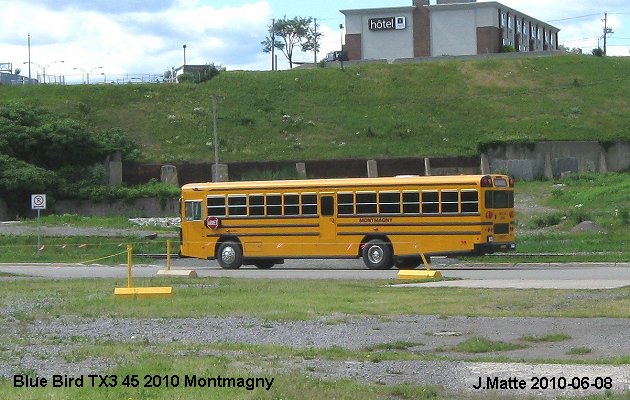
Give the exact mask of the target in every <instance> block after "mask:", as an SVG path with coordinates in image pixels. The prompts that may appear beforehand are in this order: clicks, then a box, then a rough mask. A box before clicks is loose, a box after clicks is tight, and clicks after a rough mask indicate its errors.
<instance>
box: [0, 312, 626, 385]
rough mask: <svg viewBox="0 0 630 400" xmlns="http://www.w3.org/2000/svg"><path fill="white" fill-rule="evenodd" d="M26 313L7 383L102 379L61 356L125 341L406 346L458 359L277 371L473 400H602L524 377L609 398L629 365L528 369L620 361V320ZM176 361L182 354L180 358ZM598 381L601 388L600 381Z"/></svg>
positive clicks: (313, 362)
mask: <svg viewBox="0 0 630 400" xmlns="http://www.w3.org/2000/svg"><path fill="white" fill-rule="evenodd" d="M28 307H30V306H26V305H22V307H21V308H22V309H20V306H17V305H16V306H15V307H14V306H10V307H8V308H5V309H3V311H2V313H1V314H0V316H1V317H2V319H3V320H4V322H6V323H3V324H2V328H0V333H2V335H3V336H4V337H7V336H8V337H15V338H16V339H18V338H19V339H20V340H19V343H32V345H27V344H17V345H13V344H6V343H5V344H4V346H3V347H1V348H0V349H1V350H0V359H2V360H5V361H6V362H2V363H0V376H5V377H8V378H10V377H11V376H12V375H13V374H15V373H19V372H20V371H33V372H35V373H36V374H37V375H39V376H50V375H52V374H68V375H71V376H72V375H80V374H87V373H103V372H104V371H105V370H107V369H108V368H112V367H113V366H115V362H116V361H115V360H111V359H105V358H103V359H88V360H80V361H72V359H71V358H69V357H67V355H68V354H69V353H70V352H71V351H72V350H74V349H76V348H78V347H79V346H80V345H81V344H82V343H92V342H102V341H107V342H110V341H114V342H127V343H134V342H138V343H143V344H146V343H149V344H157V345H159V344H166V343H182V344H189V343H250V344H276V345H284V346H291V347H294V348H309V347H315V348H330V347H339V348H343V349H349V350H361V349H365V348H368V347H370V346H375V345H379V344H387V343H393V342H403V341H404V342H411V343H415V345H414V346H412V347H410V348H408V349H407V350H405V351H409V352H418V353H429V354H435V355H437V356H443V357H447V358H449V359H459V360H461V361H381V362H370V361H339V360H322V359H307V360H304V359H297V358H293V359H290V360H288V361H287V365H286V368H287V370H289V369H298V370H301V371H303V373H304V374H307V375H311V376H313V375H315V376H320V377H326V378H354V379H359V380H362V381H365V382H372V383H374V382H378V383H383V384H396V383H404V382H408V383H417V384H436V385H441V386H443V387H445V388H446V389H447V390H448V391H449V392H450V391H452V392H456V393H460V394H465V393H470V394H474V393H476V394H480V393H478V392H479V390H475V389H474V388H473V385H476V384H478V382H479V379H480V378H481V379H482V380H483V382H485V379H486V378H487V377H491V378H493V377H498V378H499V379H509V378H511V377H515V378H518V379H524V380H525V381H526V385H527V388H528V390H492V392H494V393H495V394H497V395H504V394H507V393H509V394H511V395H517V396H528V395H536V396H542V397H556V396H558V395H570V396H574V395H584V394H593V393H602V392H603V390H598V389H597V388H595V387H592V388H589V389H588V390H582V389H577V390H576V389H571V388H565V390H550V389H547V390H542V389H540V390H535V389H532V386H533V382H532V381H531V378H533V377H546V378H548V379H551V378H553V377H555V378H560V377H562V378H565V379H567V381H569V382H570V381H571V379H572V378H573V377H580V378H583V377H587V378H589V379H590V380H591V381H592V383H594V382H595V379H597V378H605V377H610V378H611V379H610V387H611V390H613V391H615V392H622V391H628V390H630V366H629V365H623V366H611V365H576V364H573V365H569V364H563V365H561V364H538V363H535V361H536V360H540V359H550V358H554V359H567V360H569V359H573V360H575V359H576V358H577V359H579V360H582V361H586V362H588V360H589V359H598V358H613V357H615V356H620V355H626V356H627V355H630V348H629V346H628V343H630V336H629V335H630V320H628V319H611V318H589V319H574V318H554V319H549V318H486V317H448V318H442V317H436V316H413V317H397V318H387V319H381V318H374V317H367V318H363V317H361V318H356V317H344V316H337V317H334V318H322V319H319V320H316V321H288V322H275V321H263V320H259V319H256V318H249V317H221V318H219V317H205V318H198V319H195V318H182V319H111V318H99V319H92V318H74V317H73V318H69V319H64V318H56V319H50V320H46V321H33V322H23V321H22V322H19V321H18V320H15V319H14V318H13V316H12V315H13V314H14V313H15V312H18V313H19V312H25V311H28ZM553 333H564V334H567V335H569V336H570V339H568V340H564V341H561V342H535V343H527V344H528V346H529V347H527V348H526V349H519V350H512V351H506V352H499V353H490V354H485V355H487V356H490V357H498V356H502V357H507V358H510V359H514V360H518V361H519V362H518V363H491V362H481V363H480V362H473V361H466V360H467V359H472V357H474V356H475V355H471V354H464V353H455V352H453V351H452V350H451V348H452V346H454V345H456V344H457V343H460V342H462V341H464V340H466V339H468V338H471V337H475V336H482V337H484V338H487V339H490V340H493V341H505V342H513V343H515V342H520V343H523V342H522V341H519V339H520V338H522V337H523V336H538V337H540V336H544V335H548V334H553ZM579 347H584V348H589V349H591V353H589V354H587V355H583V356H569V355H567V352H569V351H570V350H571V349H573V348H579ZM184 356H185V355H184ZM600 383H601V381H600Z"/></svg>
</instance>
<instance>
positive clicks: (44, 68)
mask: <svg viewBox="0 0 630 400" xmlns="http://www.w3.org/2000/svg"><path fill="white" fill-rule="evenodd" d="M56 63H60V64H63V63H64V61H63V60H57V61H53V62H51V63H49V64H46V66H42V65H41V64H38V63H36V62H34V61H24V62H23V63H22V64H29V66H28V70H29V71H30V70H31V64H35V65H37V66H38V67H39V68H41V69H42V75H43V76H44V83H46V68H48V67H50V66H51V65H53V64H56ZM29 79H30V78H29Z"/></svg>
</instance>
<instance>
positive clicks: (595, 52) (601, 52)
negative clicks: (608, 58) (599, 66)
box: [591, 47, 604, 57]
mask: <svg viewBox="0 0 630 400" xmlns="http://www.w3.org/2000/svg"><path fill="white" fill-rule="evenodd" d="M591 54H593V55H594V56H597V57H603V56H604V50H602V48H601V47H598V48H596V49H593V50H592V51H591Z"/></svg>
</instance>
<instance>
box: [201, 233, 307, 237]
mask: <svg viewBox="0 0 630 400" xmlns="http://www.w3.org/2000/svg"><path fill="white" fill-rule="evenodd" d="M220 236H238V237H243V236H248V237H251V236H254V237H256V236H277V237H281V236H319V233H238V232H229V233H216V234H207V235H206V237H220Z"/></svg>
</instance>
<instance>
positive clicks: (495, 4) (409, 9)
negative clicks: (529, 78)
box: [339, 1, 560, 32]
mask: <svg viewBox="0 0 630 400" xmlns="http://www.w3.org/2000/svg"><path fill="white" fill-rule="evenodd" d="M423 7H427V8H428V9H429V11H442V10H444V11H446V10H465V9H471V8H488V7H492V8H496V9H499V8H500V9H502V10H506V11H509V12H510V14H517V15H520V16H523V17H526V18H527V19H529V20H532V21H534V22H536V23H537V24H539V25H542V26H545V27H547V28H551V29H553V30H556V31H558V32H559V31H560V29H559V28H558V27H555V26H553V25H551V24H548V23H546V22H544V21H541V20H539V19H536V18H534V17H532V16H530V15H527V14H525V13H524V12H521V11H518V10H516V9H514V8H511V7H508V6H506V5H504V4H501V3H499V2H497V1H482V2H475V3H453V4H433V5H429V6H423ZM415 9H416V6H406V7H384V8H361V9H351V10H339V12H341V13H342V14H343V15H346V16H347V15H352V14H376V13H401V12H413V10H415Z"/></svg>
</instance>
